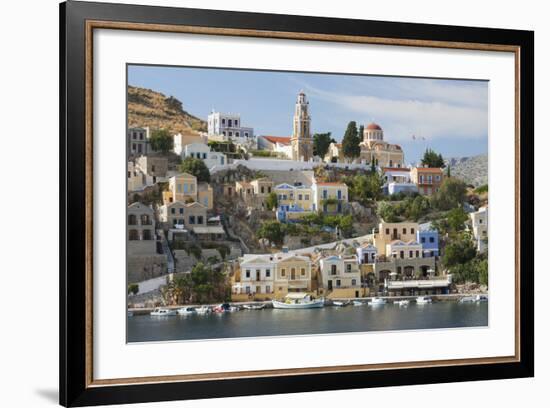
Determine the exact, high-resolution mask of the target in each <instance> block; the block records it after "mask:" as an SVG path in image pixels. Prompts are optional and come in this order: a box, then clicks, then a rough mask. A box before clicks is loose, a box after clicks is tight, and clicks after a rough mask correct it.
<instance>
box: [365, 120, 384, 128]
mask: <svg viewBox="0 0 550 408" xmlns="http://www.w3.org/2000/svg"><path fill="white" fill-rule="evenodd" d="M366 129H367V130H382V128H381V127H380V125H378V124H377V123H374V122H372V123H369V124H368V125H367V127H366Z"/></svg>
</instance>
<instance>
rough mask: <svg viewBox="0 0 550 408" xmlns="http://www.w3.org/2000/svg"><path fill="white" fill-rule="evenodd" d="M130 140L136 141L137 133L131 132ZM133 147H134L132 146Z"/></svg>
mask: <svg viewBox="0 0 550 408" xmlns="http://www.w3.org/2000/svg"><path fill="white" fill-rule="evenodd" d="M132 139H134V140H136V139H137V133H136V132H132ZM134 146H135V145H134Z"/></svg>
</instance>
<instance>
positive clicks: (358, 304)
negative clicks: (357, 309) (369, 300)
mask: <svg viewBox="0 0 550 408" xmlns="http://www.w3.org/2000/svg"><path fill="white" fill-rule="evenodd" d="M364 305H365V303H363V302H361V301H360V300H354V301H353V306H364Z"/></svg>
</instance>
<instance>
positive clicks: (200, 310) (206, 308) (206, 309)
mask: <svg viewBox="0 0 550 408" xmlns="http://www.w3.org/2000/svg"><path fill="white" fill-rule="evenodd" d="M196 310H197V314H200V315H204V314H208V313H211V312H212V308H211V307H210V306H201V307H199V308H198V309H196Z"/></svg>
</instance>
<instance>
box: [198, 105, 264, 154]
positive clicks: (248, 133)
mask: <svg viewBox="0 0 550 408" xmlns="http://www.w3.org/2000/svg"><path fill="white" fill-rule="evenodd" d="M208 138H209V139H211V138H212V139H214V140H220V139H221V140H223V141H232V142H233V143H235V144H237V145H243V146H247V147H250V148H253V149H256V148H257V145H258V144H257V141H256V136H255V135H254V128H251V127H246V126H242V123H241V115H240V114H238V113H221V112H215V111H212V113H210V114H209V115H208Z"/></svg>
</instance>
